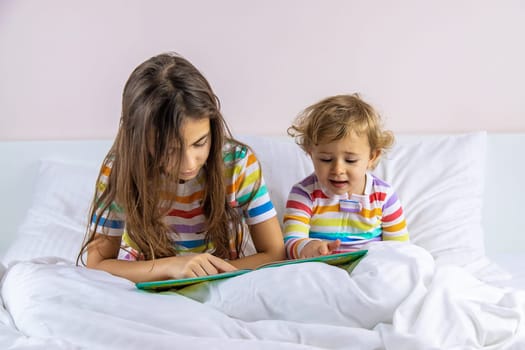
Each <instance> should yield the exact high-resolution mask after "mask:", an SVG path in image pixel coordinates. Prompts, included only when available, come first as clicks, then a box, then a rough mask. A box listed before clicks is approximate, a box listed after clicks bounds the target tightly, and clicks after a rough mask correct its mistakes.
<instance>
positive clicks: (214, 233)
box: [77, 53, 258, 265]
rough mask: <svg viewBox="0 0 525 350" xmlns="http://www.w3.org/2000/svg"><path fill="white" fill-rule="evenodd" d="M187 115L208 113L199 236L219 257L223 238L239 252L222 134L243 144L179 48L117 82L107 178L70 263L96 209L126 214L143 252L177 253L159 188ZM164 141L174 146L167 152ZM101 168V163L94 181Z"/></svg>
mask: <svg viewBox="0 0 525 350" xmlns="http://www.w3.org/2000/svg"><path fill="white" fill-rule="evenodd" d="M186 118H190V119H200V118H209V119H210V132H211V145H210V153H209V156H208V159H207V161H206V164H205V165H204V173H205V181H206V185H205V191H204V192H205V193H204V198H203V202H202V208H203V213H204V216H205V217H206V231H207V234H206V242H207V244H208V245H210V244H211V245H213V246H214V247H215V251H214V253H213V254H214V255H216V256H219V257H221V258H228V257H229V254H230V245H229V242H230V239H233V240H234V244H235V247H236V249H237V251H238V252H239V253H242V241H243V234H244V231H243V230H244V225H243V224H242V218H241V215H240V214H239V212H238V211H237V210H236V209H235V208H232V207H231V205H230V203H229V202H228V199H227V196H226V194H227V193H226V183H225V179H224V161H223V145H224V143H225V142H227V141H228V140H233V141H235V142H237V143H239V144H241V145H243V144H242V143H240V142H238V141H236V140H234V139H233V138H232V136H231V132H230V130H229V128H228V126H227V125H226V122H225V120H224V118H223V116H222V114H221V112H220V102H219V99H218V98H217V96H216V95H215V94H214V93H213V90H212V88H211V86H210V84H209V83H208V81H207V80H206V78H205V77H204V76H203V75H202V74H201V73H200V72H199V71H198V70H197V68H195V67H194V66H193V65H192V64H191V63H190V62H189V61H187V60H186V59H184V58H183V57H181V56H179V55H178V54H175V53H164V54H160V55H158V56H155V57H152V58H150V59H149V60H147V61H145V62H144V63H142V64H140V65H139V66H138V67H137V68H136V69H135V70H134V71H133V72H132V73H131V75H130V77H129V79H128V81H127V83H126V85H125V87H124V92H123V96H122V115H121V118H120V125H119V129H118V133H117V136H116V138H115V141H114V143H113V145H112V147H111V149H110V151H109V152H108V154H107V155H106V157H105V159H104V162H103V165H102V166H103V168H104V166H105V165H108V164H110V165H111V173H110V174H109V179H108V183H107V186H106V187H105V188H104V189H103V191H102V192H101V193H100V192H99V193H98V194H95V198H94V200H93V203H92V206H91V209H90V213H89V218H90V220H89V222H90V223H91V221H92V220H91V219H92V218H95V220H94V222H93V224H92V225H91V224H88V227H87V230H86V237H85V240H84V243H83V245H82V247H81V250H80V252H79V254H78V257H77V264H78V263H79V262H82V264H84V265H85V261H84V253H86V252H87V250H88V246H89V245H90V244H91V243H92V242H93V241H94V239H95V232H97V227H98V226H99V225H100V217H101V214H105V216H106V217H111V215H112V212H114V211H116V210H117V211H118V210H121V211H123V213H124V214H125V220H126V232H127V234H128V235H129V238H130V239H131V240H132V241H133V243H135V245H136V246H137V247H138V248H139V251H140V253H141V254H143V256H144V258H145V259H146V260H151V259H155V258H162V257H167V256H173V255H176V251H175V249H174V247H173V245H172V243H171V242H170V239H169V232H170V231H171V229H170V228H168V227H167V225H166V224H165V223H164V220H163V218H164V216H165V215H166V213H167V210H168V209H169V208H170V206H171V202H167V200H166V199H163V198H161V192H162V190H163V189H166V188H170V189H173V190H174V191H176V186H177V184H178V182H179V178H178V173H179V172H178V169H179V166H180V159H181V157H182V151H183V146H184V145H183V144H182V140H183V137H182V135H181V125H182V122H183V120H184V119H186ZM243 146H245V147H247V146H246V145H243ZM168 149H177V150H178V152H179V153H178V154H175V155H173V154H170V155H169V157H168V154H167V150H168ZM233 151H234V150H233ZM168 162H171V164H174V169H176V170H174V171H172V172H170V173H169V174H166V173H165V172H164V171H163V169H164V167H163V165H164V164H167V163H168ZM101 176H102V171H101V174H100V175H99V177H98V179H97V183H99V181H100V178H101ZM170 186H171V187H170ZM257 187H258V186H257ZM99 190H100V189H99ZM114 204H116V205H114ZM238 233H240V234H238Z"/></svg>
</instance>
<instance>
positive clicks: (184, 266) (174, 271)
mask: <svg viewBox="0 0 525 350" xmlns="http://www.w3.org/2000/svg"><path fill="white" fill-rule="evenodd" d="M172 260H173V263H170V264H168V266H167V268H168V269H169V270H168V275H170V276H172V278H174V279H178V278H190V277H200V276H207V275H215V274H218V273H221V272H230V271H235V270H237V268H235V267H234V266H233V265H231V264H229V263H227V262H226V261H225V260H223V259H221V258H218V257H216V256H213V255H211V254H208V253H204V254H193V255H184V256H177V257H173V258H172Z"/></svg>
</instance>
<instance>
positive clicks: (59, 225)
mask: <svg viewBox="0 0 525 350" xmlns="http://www.w3.org/2000/svg"><path fill="white" fill-rule="evenodd" d="M97 175H98V166H96V165H91V166H89V165H83V164H74V163H65V162H60V161H55V160H41V161H40V167H39V170H38V176H37V180H36V183H35V186H34V194H33V201H32V204H31V206H30V208H29V210H28V212H27V214H26V216H25V218H24V220H23V222H22V224H21V225H20V227H19V228H18V232H17V236H16V238H15V240H14V242H13V243H12V244H11V245H10V246H9V248H8V250H7V252H6V254H5V255H4V256H3V257H2V262H3V263H4V264H6V265H7V264H8V263H10V262H12V261H15V260H27V259H32V258H36V257H41V256H56V257H61V258H64V259H67V260H70V261H74V260H75V259H76V257H77V254H78V252H79V250H80V245H81V243H82V240H83V238H84V233H85V229H86V224H87V217H88V211H89V206H90V203H91V200H92V199H93V198H92V196H93V194H94V190H95V181H96V177H97Z"/></svg>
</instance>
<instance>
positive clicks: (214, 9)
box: [0, 0, 525, 141]
mask: <svg viewBox="0 0 525 350" xmlns="http://www.w3.org/2000/svg"><path fill="white" fill-rule="evenodd" d="M524 37H525V4H524V2H523V1H520V0H514V1H511V0H502V1H492V0H490V1H489V0H479V1H478V0H471V1H464V0H459V1H456V0H443V1H433V2H427V1H424V2H421V1H418V0H402V1H388V0H384V1H358V0H350V1H347V0H333V1H323V0H305V1H303V0H288V1H280V0H265V1H246V0H221V1H214V0H209V1H206V0H194V1H186V0H185V1H172V0H165V1H162V0H150V1H147V0H143V1H141V0H116V1H115V0H114V1H105V0H90V1H82V0H80V1H70V0H46V1H38V0H33V1H31V0H16V1H14V0H13V1H0V141H1V140H19V139H53V138H59V139H75V138H108V137H109V138H110V137H113V136H114V134H115V131H116V128H117V124H118V118H119V113H120V94H121V91H122V87H123V84H124V82H125V81H126V79H127V77H128V75H129V73H130V72H131V70H132V69H133V68H134V67H135V66H136V65H137V64H139V63H140V62H142V61H143V60H144V59H146V58H148V57H150V56H152V55H154V54H156V53H159V52H163V51H168V50H174V51H177V52H179V53H181V54H182V55H184V56H186V57H187V58H189V59H190V60H191V61H192V62H193V63H194V64H196V65H197V66H198V67H199V68H200V69H201V70H202V71H203V72H204V74H205V75H206V76H207V77H208V79H209V80H210V82H211V83H212V85H213V86H214V88H215V90H216V93H217V95H218V96H219V97H220V99H221V102H222V105H223V112H224V114H225V116H226V118H227V119H228V121H229V122H230V124H231V126H232V127H233V131H234V132H235V133H245V134H260V135H280V134H284V133H285V130H286V128H287V127H288V125H289V124H290V122H291V121H292V119H293V117H294V116H295V115H296V114H297V113H298V112H299V111H300V110H301V109H302V108H304V107H305V106H306V105H308V104H310V103H313V102H316V101H317V100H318V99H320V98H322V97H325V96H327V95H332V94H337V93H344V92H355V91H357V92H360V93H361V94H362V96H363V97H365V98H366V99H368V100H369V101H370V102H372V103H373V104H375V105H376V106H377V108H378V109H379V110H380V111H381V112H382V114H383V116H384V117H385V119H386V123H387V126H388V127H390V128H391V129H393V130H394V131H396V132H422V133H425V132H455V131H470V130H480V129H484V130H489V131H525V88H524V82H525V65H524V64H523V62H525V45H523V42H524Z"/></svg>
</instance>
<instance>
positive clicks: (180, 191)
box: [91, 141, 277, 260]
mask: <svg viewBox="0 0 525 350" xmlns="http://www.w3.org/2000/svg"><path fill="white" fill-rule="evenodd" d="M223 155H224V156H223V159H224V164H225V178H226V186H227V199H228V201H229V203H230V204H231V205H232V206H237V205H238V204H239V207H238V210H239V211H240V213H241V216H242V217H243V221H244V225H245V226H246V225H255V224H258V223H261V222H263V221H266V220H268V219H270V218H272V217H274V216H276V215H277V214H276V211H275V209H274V206H273V204H272V202H271V200H270V197H269V194H268V190H267V187H266V184H265V182H264V179H263V177H262V173H261V168H260V165H259V161H258V160H257V158H256V157H255V155H254V153H253V152H252V151H251V150H250V149H249V148H247V147H245V146H242V145H239V144H236V143H233V141H229V142H227V143H226V144H225V145H224V147H223ZM110 172H111V164H107V165H106V166H104V167H103V169H102V171H101V173H102V176H101V178H100V181H99V183H98V184H97V197H98V196H100V195H101V194H102V193H103V191H104V190H105V188H106V186H107V182H108V177H109V174H110ZM204 175H205V174H204V169H201V171H200V173H199V174H198V175H197V176H196V177H195V178H194V179H192V180H189V181H186V182H185V183H182V184H178V185H177V187H176V188H177V190H176V193H174V192H169V191H166V192H165V193H163V195H162V197H163V198H166V199H173V201H172V207H171V209H170V210H169V211H168V214H167V215H166V217H165V218H164V220H165V222H166V224H167V225H168V226H169V227H170V228H171V229H172V231H171V232H170V238H171V241H172V243H173V246H174V247H175V249H176V250H177V253H178V254H180V255H183V254H187V253H203V252H208V253H212V252H213V250H214V249H213V247H212V246H208V247H206V243H205V236H206V232H205V231H204V230H205V221H206V220H205V216H204V214H203V211H202V207H201V201H202V199H203V196H204V189H205V176H204ZM257 183H259V189H258V191H257V193H255V194H254V196H253V198H252V199H251V201H249V199H250V196H252V192H254V191H255V190H256V186H257ZM111 208H112V211H111V213H110V214H109V216H108V212H107V211H106V212H104V213H100V212H98V213H97V215H100V216H101V219H100V223H99V226H98V227H97V231H96V232H97V233H101V234H108V235H110V236H122V246H123V248H125V249H122V250H121V254H120V256H119V258H121V259H126V260H136V259H140V258H142V256H141V254H140V252H138V251H137V248H136V245H135V244H134V243H133V242H132V241H131V239H130V238H129V236H128V235H127V234H126V229H125V226H126V215H125V213H124V212H123V210H122V209H121V208H120V207H119V206H118V204H117V203H112V205H111ZM95 221H96V216H95V217H93V218H92V223H91V228H92V229H94V222H95ZM246 232H247V231H246ZM230 249H231V250H232V251H231V253H230V256H231V257H232V258H234V257H236V256H238V252H236V249H235V246H234V244H233V240H231V244H230Z"/></svg>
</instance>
